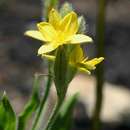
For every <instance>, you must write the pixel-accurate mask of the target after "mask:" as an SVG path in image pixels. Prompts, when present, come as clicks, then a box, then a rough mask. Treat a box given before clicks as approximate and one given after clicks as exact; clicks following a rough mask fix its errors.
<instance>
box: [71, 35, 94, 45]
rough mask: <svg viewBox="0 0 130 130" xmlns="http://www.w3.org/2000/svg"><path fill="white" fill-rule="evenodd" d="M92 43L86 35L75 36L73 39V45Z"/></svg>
mask: <svg viewBox="0 0 130 130" xmlns="http://www.w3.org/2000/svg"><path fill="white" fill-rule="evenodd" d="M88 42H92V38H91V37H89V36H87V35H84V34H75V35H73V36H72V37H71V39H70V43H71V44H79V43H88Z"/></svg>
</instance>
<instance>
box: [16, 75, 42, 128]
mask: <svg viewBox="0 0 130 130" xmlns="http://www.w3.org/2000/svg"><path fill="white" fill-rule="evenodd" d="M39 104H40V99H39V75H38V74H36V75H35V79H34V86H33V92H32V96H31V99H30V100H29V102H28V103H27V105H26V106H25V108H24V110H23V112H21V114H20V115H19V117H18V130H24V129H25V127H26V124H27V121H28V119H29V118H30V117H31V116H32V114H33V112H35V111H36V110H37V108H38V106H39Z"/></svg>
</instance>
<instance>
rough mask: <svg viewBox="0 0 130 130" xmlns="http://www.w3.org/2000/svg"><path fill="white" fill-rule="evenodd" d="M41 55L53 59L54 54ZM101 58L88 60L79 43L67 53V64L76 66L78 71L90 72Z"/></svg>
mask: <svg viewBox="0 0 130 130" xmlns="http://www.w3.org/2000/svg"><path fill="white" fill-rule="evenodd" d="M42 56H43V57H45V58H47V59H49V60H52V61H54V60H55V56H53V55H48V54H43V55H42ZM103 60H104V58H103V57H99V58H94V59H92V60H88V58H87V57H85V56H84V53H83V49H82V48H81V47H80V45H76V46H75V47H74V49H73V50H72V52H71V53H70V55H69V64H70V65H71V66H73V67H76V68H77V69H78V70H79V71H84V72H87V73H88V74H91V72H90V71H91V70H94V69H96V65H97V64H99V63H100V62H102V61H103Z"/></svg>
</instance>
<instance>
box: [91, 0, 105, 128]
mask: <svg viewBox="0 0 130 130" xmlns="http://www.w3.org/2000/svg"><path fill="white" fill-rule="evenodd" d="M98 2H99V9H98V15H97V26H96V27H97V28H96V44H97V57H102V56H104V41H105V11H106V0H98ZM96 77H97V86H96V103H95V109H94V114H93V126H92V127H93V130H100V129H101V121H100V115H101V108H102V100H103V84H104V66H103V64H100V65H99V66H98V69H97V70H96Z"/></svg>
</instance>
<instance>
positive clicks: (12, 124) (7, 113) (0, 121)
mask: <svg viewBox="0 0 130 130" xmlns="http://www.w3.org/2000/svg"><path fill="white" fill-rule="evenodd" d="M0 130H16V115H15V113H14V111H13V108H12V106H11V104H10V102H9V100H8V98H7V96H6V94H5V93H4V94H3V97H2V100H1V102H0Z"/></svg>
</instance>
